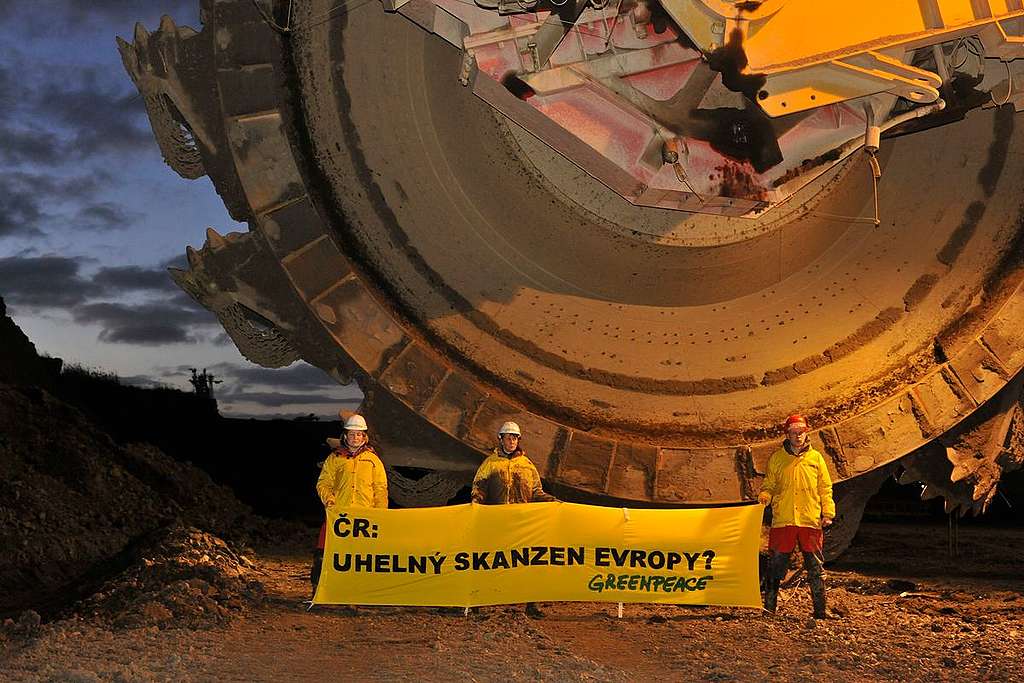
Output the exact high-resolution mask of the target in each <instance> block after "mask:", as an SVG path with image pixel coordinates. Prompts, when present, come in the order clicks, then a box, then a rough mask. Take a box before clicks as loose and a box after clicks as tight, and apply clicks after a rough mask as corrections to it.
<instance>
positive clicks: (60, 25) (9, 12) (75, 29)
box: [0, 0, 199, 38]
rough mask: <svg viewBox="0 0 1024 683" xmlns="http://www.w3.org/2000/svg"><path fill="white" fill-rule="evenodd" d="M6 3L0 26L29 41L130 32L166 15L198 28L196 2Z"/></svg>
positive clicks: (71, 0)
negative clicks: (15, 28) (42, 9)
mask: <svg viewBox="0 0 1024 683" xmlns="http://www.w3.org/2000/svg"><path fill="white" fill-rule="evenodd" d="M43 7H45V8H46V11H45V12H40V11H39V9H40V4H39V3H38V2H37V1H36V0H9V2H7V3H5V11H4V13H3V15H2V16H3V19H0V26H3V25H4V24H7V25H8V26H10V25H12V24H15V23H16V24H17V26H18V27H19V31H20V32H21V33H22V34H24V35H25V36H27V37H29V38H39V37H59V36H67V35H76V34H82V33H95V32H99V31H101V30H105V32H107V33H112V32H117V31H127V30H130V29H131V27H132V25H133V24H134V23H135V22H136V21H144V22H156V21H157V20H158V19H159V17H160V14H169V15H171V16H173V17H175V19H177V20H178V21H179V22H181V23H194V24H196V25H197V26H196V27H197V28H198V11H199V0H156V1H154V0H101V1H99V2H97V0H47V2H46V3H44V4H43Z"/></svg>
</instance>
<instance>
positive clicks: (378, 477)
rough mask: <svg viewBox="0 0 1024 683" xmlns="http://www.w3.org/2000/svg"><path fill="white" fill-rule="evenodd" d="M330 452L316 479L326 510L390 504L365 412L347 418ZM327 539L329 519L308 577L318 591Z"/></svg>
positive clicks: (382, 467)
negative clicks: (342, 432)
mask: <svg viewBox="0 0 1024 683" xmlns="http://www.w3.org/2000/svg"><path fill="white" fill-rule="evenodd" d="M327 445H329V446H330V447H331V454H330V455H329V456H327V460H325V461H324V464H323V467H322V468H321V469H320V477H319V478H318V479H317V481H316V493H317V495H318V496H320V502H322V503H323V505H324V509H325V510H328V511H329V510H330V508H333V507H339V508H342V507H371V508H386V507H387V506H388V479H387V473H386V472H385V471H384V463H382V462H381V461H380V458H379V457H378V456H377V453H376V451H374V450H373V447H372V446H370V444H369V429H368V428H367V426H366V420H365V419H364V418H363V416H362V415H353V416H351V417H349V418H348V419H347V420H345V433H344V436H343V437H342V438H341V439H327ZM326 539H327V521H326V518H325V520H324V524H323V525H322V526H321V527H320V537H319V539H318V540H317V551H316V554H315V555H314V558H313V567H312V568H311V569H310V572H309V580H310V582H311V583H312V584H313V590H314V591H315V590H316V584H317V582H318V581H319V580H320V571H321V569H322V567H323V560H324V543H325V541H326Z"/></svg>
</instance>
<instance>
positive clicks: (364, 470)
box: [316, 446, 388, 508]
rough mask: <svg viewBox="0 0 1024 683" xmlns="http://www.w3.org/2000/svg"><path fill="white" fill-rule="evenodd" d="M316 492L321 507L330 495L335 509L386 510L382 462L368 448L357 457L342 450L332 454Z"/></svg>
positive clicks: (385, 488)
mask: <svg viewBox="0 0 1024 683" xmlns="http://www.w3.org/2000/svg"><path fill="white" fill-rule="evenodd" d="M316 492H317V494H318V495H319V496H320V500H321V502H323V504H324V505H326V504H327V500H328V498H330V497H332V496H333V497H334V504H335V505H336V506H337V507H347V506H359V507H368V508H386V507H387V506H388V479H387V474H386V473H385V472H384V463H382V462H381V461H380V458H379V457H377V453H376V452H374V450H373V449H372V448H370V447H369V446H365V447H364V448H363V449H362V450H360V451H359V452H358V453H357V454H356V455H352V454H351V453H349V451H348V450H347V449H345V448H342V449H341V450H340V451H333V452H332V453H331V454H330V455H329V456H328V457H327V460H326V461H325V462H324V466H323V469H321V470H320V478H319V479H317V481H316Z"/></svg>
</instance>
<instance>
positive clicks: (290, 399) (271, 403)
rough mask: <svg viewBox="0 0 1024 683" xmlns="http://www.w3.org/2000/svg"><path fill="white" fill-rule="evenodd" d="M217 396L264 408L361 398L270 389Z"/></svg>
mask: <svg viewBox="0 0 1024 683" xmlns="http://www.w3.org/2000/svg"><path fill="white" fill-rule="evenodd" d="M218 398H223V399H225V400H229V402H231V403H255V404H257V405H260V406H263V407H265V408H283V407H285V406H300V405H307V406H309V405H323V404H333V403H359V402H360V400H361V399H357V398H345V399H340V398H337V397H336V396H332V395H330V394H326V393H320V394H314V393H307V394H288V393H277V392H271V391H267V392H258V391H257V392H251V393H250V392H245V393H241V394H225V393H223V392H222V393H221V395H220V396H218Z"/></svg>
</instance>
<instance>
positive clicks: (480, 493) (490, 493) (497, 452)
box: [471, 422, 558, 619]
mask: <svg viewBox="0 0 1024 683" xmlns="http://www.w3.org/2000/svg"><path fill="white" fill-rule="evenodd" d="M521 439H522V431H521V430H520V429H519V425H517V424H516V423H515V422H506V423H505V424H503V425H501V428H500V429H498V445H497V446H495V448H494V450H492V451H491V454H490V455H489V456H487V458H486V459H485V460H484V461H483V462H482V463H480V467H479V468H477V471H476V476H474V477H473V490H472V493H471V500H472V502H474V503H481V504H483V505H505V504H508V503H540V502H551V501H557V500H558V499H557V498H555V497H554V496H552V495H551V494H550V493H546V492H545V491H544V488H543V486H542V485H541V481H540V473H539V472H538V471H537V467H536V466H535V465H534V464H533V462H532V461H531V460H530V459H529V458H528V457H526V452H525V451H524V450H523V449H522V448H521V447H520V445H519V443H520V441H521ZM526 614H527V615H528V616H530V617H533V618H534V619H539V618H541V617H543V616H544V613H543V612H541V611H540V609H539V608H538V607H537V603H535V602H528V603H526Z"/></svg>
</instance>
